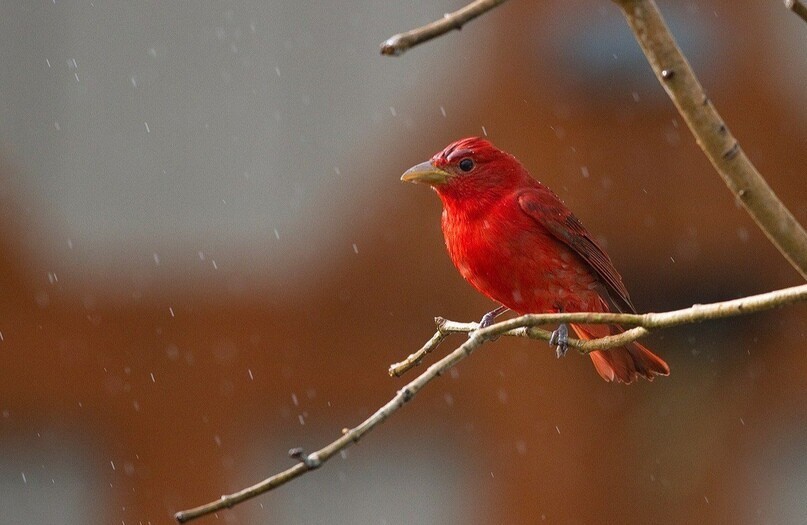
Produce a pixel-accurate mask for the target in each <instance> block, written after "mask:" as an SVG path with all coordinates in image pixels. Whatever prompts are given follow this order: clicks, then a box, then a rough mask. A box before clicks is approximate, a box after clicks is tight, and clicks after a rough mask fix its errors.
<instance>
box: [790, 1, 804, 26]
mask: <svg viewBox="0 0 807 525" xmlns="http://www.w3.org/2000/svg"><path fill="white" fill-rule="evenodd" d="M785 6H787V8H788V9H790V10H791V11H793V12H794V13H796V14H797V15H799V16H800V17H801V19H802V20H804V21H805V22H807V6H805V5H804V4H803V3H802V2H801V0H785Z"/></svg>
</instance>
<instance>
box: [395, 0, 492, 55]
mask: <svg viewBox="0 0 807 525" xmlns="http://www.w3.org/2000/svg"><path fill="white" fill-rule="evenodd" d="M504 2H505V0H475V1H474V2H471V3H470V4H468V5H466V6H465V7H463V8H462V9H458V10H457V11H454V12H453V13H446V14H445V15H443V18H441V19H440V20H435V21H434V22H432V23H430V24H426V25H425V26H423V27H418V28H416V29H412V30H411V31H407V32H406V33H399V34H397V35H394V36H391V37H389V38H388V39H386V40H385V41H384V42H382V43H381V54H382V55H386V56H400V55H402V54H404V52H406V51H408V50H409V49H411V48H413V47H415V46H416V45H418V44H422V43H423V42H428V41H429V40H431V39H432V38H437V37H438V36H442V35H444V34H446V33H448V32H449V31H452V30H454V29H456V30H458V31H459V30H460V29H462V26H464V25H465V24H466V23H468V22H470V21H471V20H473V19H474V18H476V17H478V16H480V15H483V14H485V13H487V12H488V11H490V10H491V9H493V8H494V7H496V6H498V5H499V4H503V3H504Z"/></svg>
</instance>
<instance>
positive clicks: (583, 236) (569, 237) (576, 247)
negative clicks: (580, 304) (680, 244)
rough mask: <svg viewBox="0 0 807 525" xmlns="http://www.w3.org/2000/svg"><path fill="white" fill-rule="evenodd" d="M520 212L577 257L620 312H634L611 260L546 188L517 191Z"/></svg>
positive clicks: (626, 291) (634, 309)
mask: <svg viewBox="0 0 807 525" xmlns="http://www.w3.org/2000/svg"><path fill="white" fill-rule="evenodd" d="M518 203H519V205H520V206H521V209H522V210H523V211H524V213H526V214H527V215H529V216H530V218H532V219H533V220H534V221H535V222H537V223H538V224H539V225H541V226H543V227H544V228H545V229H546V230H547V231H549V232H550V233H551V234H552V235H553V236H554V237H555V238H557V239H558V240H559V241H561V242H562V243H564V244H565V245H566V246H568V247H569V248H571V249H572V250H573V251H574V252H575V253H576V254H577V255H579V256H580V257H581V258H582V259H583V260H584V261H585V262H586V263H587V264H588V265H589V266H590V267H591V268H592V269H594V271H595V272H596V274H597V276H598V277H599V278H600V281H601V282H602V283H603V284H604V285H605V288H606V289H607V291H608V295H609V297H610V299H611V301H612V302H613V303H614V306H616V307H617V309H618V310H620V311H622V312H632V313H635V312H636V308H635V307H634V306H633V303H632V302H631V300H630V296H629V295H628V290H627V289H626V288H625V285H624V284H623V283H622V277H621V276H620V275H619V272H617V271H616V268H614V264H613V263H612V262H611V259H610V257H608V254H606V253H605V252H604V251H603V249H602V248H600V245H599V244H597V242H596V241H595V240H594V239H593V238H592V237H591V234H590V233H589V232H588V230H586V229H585V227H583V225H582V224H580V221H579V220H578V219H577V217H575V216H574V215H573V214H572V212H571V211H569V209H568V208H567V207H566V206H565V205H564V204H563V202H561V200H560V199H559V198H558V197H557V195H555V194H554V193H552V192H551V191H550V190H549V189H544V188H541V189H527V190H523V191H521V192H519V194H518Z"/></svg>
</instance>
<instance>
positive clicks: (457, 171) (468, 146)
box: [401, 137, 529, 202]
mask: <svg viewBox="0 0 807 525" xmlns="http://www.w3.org/2000/svg"><path fill="white" fill-rule="evenodd" d="M524 177H529V175H528V174H527V171H526V170H525V169H524V167H523V166H522V165H521V163H520V162H519V161H518V160H517V159H516V158H515V157H513V156H512V155H510V154H509V153H505V152H504V151H502V150H500V149H498V148H496V146H494V145H493V144H491V143H490V142H488V141H487V140H485V139H482V138H478V137H469V138H465V139H461V140H458V141H456V142H454V143H452V144H449V145H448V146H447V147H446V148H445V149H443V151H441V152H439V153H437V154H436V155H434V157H432V158H431V160H428V161H426V162H422V163H420V164H418V165H416V166H413V167H411V168H409V169H408V170H406V172H405V173H404V174H403V176H401V180H402V181H405V182H420V183H424V184H428V185H430V186H431V187H432V188H433V189H434V190H435V191H436V192H437V193H438V194H439V195H440V197H441V198H442V200H443V202H447V201H448V200H450V201H457V200H464V199H484V198H485V197H494V196H496V195H500V194H503V193H506V192H509V191H511V190H512V189H514V188H516V187H518V186H519V185H520V184H521V183H522V182H523V180H524Z"/></svg>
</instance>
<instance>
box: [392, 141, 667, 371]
mask: <svg viewBox="0 0 807 525" xmlns="http://www.w3.org/2000/svg"><path fill="white" fill-rule="evenodd" d="M403 179H404V180H408V181H413V182H425V183H428V184H430V185H431V186H432V188H434V190H435V191H436V192H437V194H438V195H439V196H440V199H441V200H442V202H443V215H442V226H443V234H444V236H445V241H446V247H447V248H448V253H449V255H450V256H451V260H452V261H453V262H454V265H455V266H456V267H457V269H458V270H459V272H460V274H462V276H463V277H464V278H465V279H466V280H467V281H468V282H469V283H471V284H472V285H473V286H474V287H475V288H476V289H477V290H479V291H480V292H482V293H483V294H485V295H486V296H488V297H489V298H491V299H492V300H494V301H496V302H498V303H501V304H502V305H504V306H506V307H508V308H510V309H511V310H513V311H515V312H518V313H521V314H525V313H544V312H607V311H609V310H610V307H613V308H615V309H617V310H618V311H622V312H634V311H635V309H634V307H633V304H632V303H631V300H630V296H629V295H628V291H627V289H625V285H624V284H623V283H622V278H621V277H620V275H619V273H618V272H617V271H616V269H615V268H614V265H613V264H612V263H611V259H610V258H609V257H608V255H607V254H606V253H605V252H604V251H603V250H602V248H600V246H599V245H598V244H597V242H596V241H595V240H594V239H593V238H592V236H591V234H590V233H589V232H588V231H587V230H586V229H585V228H584V227H583V225H582V224H581V223H580V221H579V220H578V219H577V218H576V217H575V216H574V215H573V214H572V212H571V211H570V210H569V209H568V208H567V207H566V206H565V205H564V204H563V202H562V201H561V200H560V199H559V198H558V196H557V195H555V194H554V193H553V192H552V190H550V189H549V188H547V187H546V186H544V185H543V184H541V183H540V182H539V181H537V180H535V179H534V178H532V177H531V176H530V175H529V173H528V172H527V170H526V169H525V168H524V166H522V165H521V163H520V162H519V161H518V160H517V159H516V158H515V157H513V156H512V155H510V154H508V153H505V152H503V151H501V150H499V149H497V148H496V147H494V146H493V145H492V144H491V143H490V142H488V141H487V140H484V139H480V138H467V139H462V140H459V141H457V142H454V143H453V144H451V145H449V146H448V147H446V148H445V149H444V150H443V151H441V152H440V153H437V154H436V155H435V156H434V157H433V158H432V159H431V161H429V162H427V163H423V164H420V165H418V166H415V167H414V168H412V169H411V170H409V171H407V172H406V173H405V174H404V177H403ZM571 327H572V329H573V330H574V331H575V333H576V334H577V336H578V337H579V338H581V339H593V338H597V337H602V336H604V335H609V334H612V333H619V332H621V331H622V329H621V328H620V327H618V326H610V327H609V326H605V325H585V326H580V325H571ZM590 355H591V359H592V361H593V362H594V366H595V367H596V369H597V372H598V373H599V374H600V375H601V376H602V377H603V379H605V380H606V381H613V380H616V381H621V382H624V383H630V382H632V381H633V380H634V379H635V378H636V377H638V376H641V377H645V378H647V379H651V380H652V378H653V377H654V376H656V375H668V374H669V372H670V369H669V367H668V366H667V364H666V363H665V362H664V361H663V360H662V359H661V358H659V357H658V356H656V355H654V354H653V353H652V352H650V351H649V350H648V349H647V348H645V347H644V346H642V345H640V344H639V343H630V344H628V345H626V346H624V347H620V348H614V349H611V350H606V351H596V352H592V353H591V354H590Z"/></svg>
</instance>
